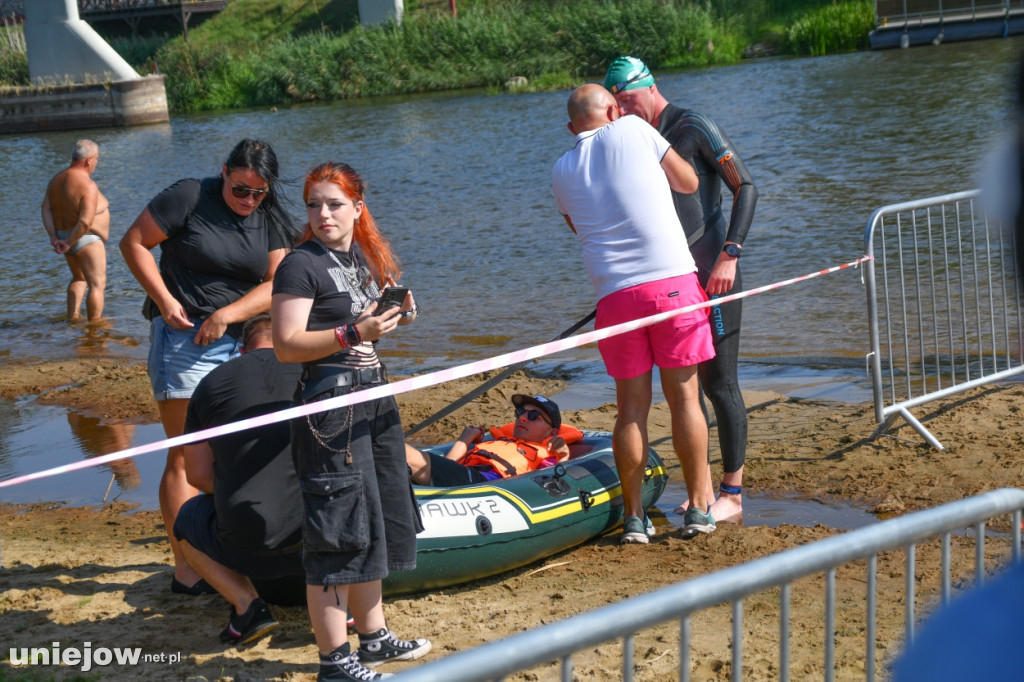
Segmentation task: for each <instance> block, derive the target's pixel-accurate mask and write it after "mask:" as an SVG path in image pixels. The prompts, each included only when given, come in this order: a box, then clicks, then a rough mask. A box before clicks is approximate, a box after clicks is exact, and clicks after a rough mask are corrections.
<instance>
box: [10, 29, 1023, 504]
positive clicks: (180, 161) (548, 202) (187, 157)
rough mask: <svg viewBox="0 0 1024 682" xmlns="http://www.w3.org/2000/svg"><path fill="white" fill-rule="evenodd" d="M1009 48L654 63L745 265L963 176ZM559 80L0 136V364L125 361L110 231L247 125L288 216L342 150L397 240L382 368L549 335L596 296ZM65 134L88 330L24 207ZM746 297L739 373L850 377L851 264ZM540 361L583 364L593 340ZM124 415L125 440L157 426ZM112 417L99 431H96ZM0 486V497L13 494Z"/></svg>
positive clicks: (861, 312) (991, 118) (854, 247)
mask: <svg viewBox="0 0 1024 682" xmlns="http://www.w3.org/2000/svg"><path fill="white" fill-rule="evenodd" d="M1022 46H1024V42H1022V40H1021V39H1019V38H1015V39H1006V40H987V41H979V42H971V43H956V44H949V45H942V46H940V47H926V48H914V49H909V50H891V51H881V52H861V53H853V54H844V55H836V56H830V57H818V58H804V59H765V60H756V61H748V62H743V63H740V64H736V65H732V66H725V67H715V68H707V69H699V70H691V71H686V72H680V73H675V74H660V75H659V78H658V83H659V87H660V89H661V90H662V92H663V93H664V94H665V95H666V96H667V97H668V98H669V99H670V100H671V101H673V102H676V103H679V104H681V105H683V106H688V107H692V108H694V109H696V110H698V111H700V112H703V113H706V114H709V115H711V116H712V117H714V118H715V119H716V120H717V121H718V123H719V124H720V125H721V127H722V128H723V129H724V130H725V131H726V132H727V133H728V135H729V136H730V137H731V138H732V141H733V143H734V145H735V147H736V148H737V150H738V151H739V153H740V154H741V155H742V157H743V158H744V160H745V162H746V164H747V166H748V168H749V170H750V172H751V175H752V176H753V178H754V180H755V182H756V184H757V187H758V191H759V195H760V199H759V201H758V205H757V211H756V214H755V220H754V225H753V227H752V228H751V231H750V236H749V238H748V240H747V242H746V244H745V246H744V251H743V253H744V256H743V261H742V266H743V273H744V287H745V288H747V289H751V288H754V287H759V286H763V285H767V284H771V283H774V282H778V281H781V280H785V279H789V278H793V277H796V276H799V275H802V274H806V273H809V272H814V271H817V270H820V269H823V268H826V267H830V266H833V265H837V264H841V263H846V262H849V261H852V260H854V259H856V258H857V257H858V256H859V255H860V254H861V253H862V252H863V233H864V229H865V226H866V223H867V220H868V218H869V216H870V215H871V213H872V212H873V211H874V209H876V208H878V207H880V206H883V205H887V204H891V203H896V202H900V201H905V200H909V199H916V198H922V197H927V196H933V195H938V194H945V193H948V192H953V191H960V190H965V189H972V188H974V187H975V186H976V183H977V180H976V178H977V175H978V170H979V167H980V163H981V159H982V158H983V156H984V155H985V154H986V153H987V152H988V151H989V150H990V149H991V148H992V146H993V145H994V144H995V142H996V140H997V139H998V138H999V136H1000V134H1001V132H1002V131H1003V130H1004V128H1005V127H1006V125H1007V123H1008V121H1009V119H1010V111H1011V103H1012V88H1011V82H1012V80H1013V74H1014V69H1015V67H1016V63H1017V59H1018V57H1019V55H1020V54H1021V48H1022ZM567 95H568V93H567V92H553V93H536V94H521V95H509V94H497V95H495V94H489V93H485V92H464V93H446V94H433V95H423V96H415V97H401V98H382V99H373V100H363V101H357V102H343V103H337V104H318V105H305V106H296V107H290V108H282V109H278V110H266V109H261V110H251V111H229V112H222V113H209V114H200V115H192V116H182V115H175V116H173V117H172V120H171V122H170V123H168V124H162V125H154V126H147V127H141V128H130V129H102V130H93V131H86V132H83V131H75V132H53V133H38V134H25V135H10V136H4V137H0V177H3V178H4V181H3V185H2V188H0V236H2V238H3V240H4V243H5V244H6V245H7V247H6V248H5V249H2V250H0V283H2V287H3V291H4V296H3V297H2V298H0V363H3V362H23V361H31V360H33V359H40V358H56V357H64V356H66V355H68V354H69V353H77V354H79V355H85V356H125V355H127V356H129V357H135V358H139V359H143V358H144V357H145V351H146V348H147V345H148V344H147V334H148V327H147V324H146V323H145V321H144V320H143V319H142V317H141V315H140V314H139V308H140V305H141V302H142V298H143V297H142V292H141V289H140V287H139V286H138V284H137V283H136V282H135V280H134V278H132V276H131V274H130V273H129V272H128V269H127V267H126V266H125V264H124V261H123V259H122V258H121V257H120V254H119V252H118V251H117V249H116V242H117V240H118V239H119V238H120V236H121V235H122V234H123V233H124V231H125V229H126V228H127V227H128V225H130V224H131V222H132V220H134V218H135V217H136V216H137V215H138V213H139V212H140V211H141V210H142V209H143V208H144V207H145V205H146V203H147V201H148V200H149V199H150V198H151V197H152V196H153V195H154V194H156V193H157V192H158V191H159V190H161V189H162V188H164V187H165V186H167V185H168V184H170V183H171V182H173V181H175V180H177V179H179V178H181V177H187V176H192V177H202V176H206V175H212V174H215V173H217V172H218V170H219V167H220V164H221V163H222V162H223V160H224V157H225V156H226V155H227V152H228V151H229V150H230V148H231V147H232V146H233V145H234V144H235V143H236V142H237V141H238V140H239V139H240V138H242V137H245V136H249V137H260V138H264V139H266V140H269V141H270V142H271V143H272V144H273V146H274V148H275V150H276V151H277V153H278V156H279V158H280V160H281V163H282V170H283V174H284V175H285V176H286V177H288V178H291V179H293V180H295V182H294V183H293V184H292V185H291V186H290V188H289V190H290V194H291V196H292V198H293V199H294V200H295V204H294V206H293V212H294V213H295V214H296V216H299V215H301V214H302V211H301V209H300V206H299V203H298V201H299V199H300V198H301V197H300V191H301V182H300V180H301V177H302V175H303V173H304V172H305V171H306V169H307V168H309V167H310V166H312V165H313V164H315V163H317V162H320V161H324V160H340V161H346V162H348V163H349V164H351V165H352V166H353V167H355V168H356V170H358V171H359V172H360V173H361V174H362V175H363V177H364V178H365V180H366V181H367V182H368V184H369V192H368V196H367V203H368V206H369V207H370V209H371V211H372V212H373V213H374V215H375V217H376V218H377V220H378V222H379V224H380V225H381V227H382V229H383V230H384V231H385V233H386V234H387V235H388V236H389V237H390V238H391V240H392V241H393V243H394V246H395V248H396V251H397V253H398V254H399V256H400V257H401V258H402V259H403V262H404V266H405V272H406V274H405V276H404V277H403V283H404V284H406V285H407V286H410V287H411V288H412V289H413V291H414V293H415V295H416V299H417V302H418V304H419V305H420V307H421V309H422V311H423V315H421V317H420V319H419V320H418V321H417V323H416V324H414V325H411V326H410V327H407V328H403V329H402V330H401V331H400V332H399V333H396V334H394V335H392V336H391V337H389V339H388V340H387V341H386V342H385V343H384V344H382V347H381V349H380V350H381V352H382V355H383V357H384V358H385V360H386V361H387V362H388V364H389V366H390V367H391V369H392V370H393V371H396V372H399V373H402V372H409V371H425V370H432V369H438V368H442V367H448V366H452V365H456V364H461V363H463V362H466V361H469V360H473V359H478V358H483V357H487V356H490V355H495V354H499V353H504V352H508V351H511V350H515V349H518V348H523V347H527V346H532V345H535V344H538V343H541V342H544V341H547V340H550V339H551V338H553V337H554V336H555V335H557V334H558V333H559V332H560V331H562V330H563V329H565V328H566V327H569V326H570V325H571V324H572V323H573V322H575V321H576V320H578V319H579V318H581V317H583V316H584V315H585V314H586V313H588V312H589V311H590V310H591V309H592V308H593V306H594V295H593V290H592V289H591V286H590V283H589V280H588V279H587V276H586V273H585V272H584V270H583V267H582V263H581V258H580V251H579V246H578V244H577V242H576V240H575V237H574V236H573V235H572V234H571V233H570V232H569V231H568V230H567V228H566V226H565V224H564V222H563V221H562V218H561V216H559V214H558V212H557V211H556V210H555V207H554V200H553V198H552V196H551V188H550V171H551V166H552V165H553V163H554V162H555V160H556V159H557V158H558V157H559V156H560V155H561V154H562V153H563V152H564V151H565V150H567V149H568V148H569V147H570V146H571V144H572V140H573V138H572V136H571V135H570V133H569V132H568V131H567V130H566V128H565V121H566V114H565V102H566V98H567ZM82 136H88V137H90V138H92V139H94V140H96V142H98V143H99V145H100V150H101V157H100V164H99V168H98V170H97V171H96V173H95V175H94V179H95V180H96V181H97V182H98V184H99V185H100V187H101V189H102V190H103V192H104V193H105V194H106V195H107V197H108V198H109V199H110V206H111V208H110V210H111V218H112V224H111V243H112V245H111V246H110V247H109V248H108V258H109V266H108V287H107V308H106V313H107V316H108V318H109V321H110V326H109V328H107V329H104V330H100V331H92V332H86V331H84V330H83V329H82V328H81V327H78V326H69V325H68V324H67V323H65V322H64V321H63V320H62V317H63V312H64V288H65V286H66V284H67V279H68V276H67V271H66V266H65V265H64V262H63V259H62V258H60V257H58V256H56V255H55V254H53V253H52V251H51V250H50V249H49V245H48V242H47V240H46V237H45V234H44V232H43V230H42V227H41V224H40V220H39V203H40V201H41V199H42V192H43V190H44V188H45V184H46V182H47V180H48V179H49V177H50V176H51V175H52V174H53V173H55V172H56V171H57V170H59V169H60V168H62V167H63V166H64V165H66V163H67V159H68V156H69V154H70V150H71V147H72V144H73V143H74V141H75V139H77V138H78V137H82ZM744 306H745V307H744V318H745V319H744V326H743V342H742V347H741V363H742V364H741V382H742V383H743V384H744V386H745V387H750V386H752V385H754V384H755V383H756V382H757V381H760V380H764V379H768V380H769V381H771V380H775V381H781V382H783V383H784V382H785V381H786V380H787V377H791V376H792V375H794V374H796V375H798V376H800V377H803V378H804V379H807V381H806V382H805V383H806V384H807V385H814V384H815V383H816V382H817V381H818V380H817V379H814V378H807V377H806V376H805V375H806V374H807V373H808V372H811V373H824V374H825V375H828V376H832V375H836V376H843V377H845V378H846V379H849V381H850V383H849V384H848V386H849V388H850V390H853V391H859V392H858V393H857V397H858V398H863V399H867V393H866V391H864V386H865V384H864V380H863V378H862V375H863V366H864V361H863V356H864V354H865V353H866V351H867V348H868V329H867V321H866V304H865V297H864V290H863V285H862V284H861V283H860V273H859V271H855V270H852V269H851V270H844V271H841V272H839V273H835V274H832V275H828V276H825V277H822V278H818V279H815V280H811V281H809V282H804V283H800V284H795V285H792V286H788V287H785V288H782V289H778V290H774V291H770V292H767V293H764V294H760V295H758V296H756V297H753V298H751V299H748V300H747V302H746V303H745V304H744ZM537 367H538V369H540V370H542V371H551V370H556V369H567V370H570V371H572V372H573V374H574V375H576V376H579V377H580V381H581V384H582V385H584V386H588V387H592V386H597V385H602V384H601V379H600V377H601V375H602V372H601V366H600V362H599V359H598V356H597V352H596V349H594V348H593V347H586V348H582V349H578V350H573V351H567V352H564V353H561V354H558V355H556V356H552V357H550V358H545V359H542V360H541V361H539V362H538V363H537ZM0 371H3V370H2V365H0ZM801 380H802V379H801ZM844 380H845V379H844ZM603 385H604V386H605V387H607V384H606V383H605V384H603ZM589 392H590V388H587V389H584V390H583V393H589ZM574 400H575V401H576V402H577V404H575V405H570V406H569V407H582V406H584V405H582V404H579V401H580V400H582V398H580V397H579V396H578V395H577V397H576V398H574ZM31 410H32V408H31V406H30V405H24V404H17V403H15V404H10V405H8V406H7V408H6V409H4V410H0V430H2V431H3V432H5V433H7V434H14V433H19V434H23V435H20V436H18V437H17V438H15V437H14V436H4V435H0V478H6V477H10V476H13V475H16V474H17V473H24V472H26V471H31V470H34V469H37V468H40V466H41V460H40V459H39V458H38V457H36V456H33V450H35V449H36V447H37V446H36V445H33V443H34V440H38V439H33V438H32V437H29V436H26V435H24V434H25V433H31V432H32V429H33V428H35V426H34V425H36V424H38V423H39V422H40V419H43V417H39V416H38V413H34V412H31ZM19 415H20V416H19ZM33 415H36V416H33ZM50 417H53V415H50ZM50 417H47V418H50ZM56 419H57V420H58V421H67V420H64V417H63V416H61V415H58V416H57V417H56ZM19 420H20V421H19ZM68 428H69V427H68V426H65V425H63V424H62V425H61V427H60V430H59V431H61V432H63V431H66V430H67V429H68ZM143 434H144V436H145V437H142V436H140V432H139V431H136V432H135V433H134V434H132V435H131V438H132V439H133V440H134V441H135V442H146V441H151V440H154V439H156V438H159V437H160V436H159V432H157V433H155V434H154V433H150V432H149V431H148V430H145V429H144V430H143ZM71 436H73V434H72V433H70V432H68V433H66V434H65V437H60V436H58V437H56V438H55V440H57V441H59V443H53V442H49V441H48V442H47V446H46V454H47V456H48V457H49V456H53V457H55V458H57V459H59V460H60V461H68V460H71V459H76V458H79V457H81V456H82V455H83V454H87V453H86V448H84V447H83V446H82V445H81V443H80V442H79V441H77V440H76V439H75V438H74V437H71ZM123 436H124V434H119V435H118V436H105V437H108V438H109V439H110V440H109V442H110V443H111V446H110V447H109V449H108V450H107V451H110V450H114V449H117V448H116V447H113V445H114V443H116V442H117V440H118V439H119V438H122V437H123ZM13 440H18V443H17V445H14V444H13V443H12V441H13ZM51 440H53V439H51ZM60 443H63V444H64V445H63V446H62V445H60ZM93 445H94V447H98V449H101V450H102V447H100V446H96V445H95V444H93ZM150 457H154V456H150ZM157 458H159V457H158V456H157ZM115 473H116V472H115ZM76 476H77V474H76ZM110 476H111V472H110V471H107V472H106V473H105V477H104V483H103V485H102V486H100V488H101V490H102V488H103V487H105V485H106V480H107V479H109V478H110ZM144 477H145V476H144ZM122 478H124V476H122ZM144 487H149V486H144ZM154 487H155V486H154ZM2 492H3V493H4V494H2V495H0V498H2V499H10V498H11V497H19V496H17V495H13V496H12V495H10V494H9V493H10V492H11V491H10V490H9V489H5V490H4V491H2Z"/></svg>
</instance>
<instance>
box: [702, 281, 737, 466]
mask: <svg viewBox="0 0 1024 682" xmlns="http://www.w3.org/2000/svg"><path fill="white" fill-rule="evenodd" d="M701 279H702V280H703V281H702V282H701V286H706V285H707V276H705V275H704V274H703V273H701ZM742 290H743V287H742V286H741V283H740V271H739V267H737V268H736V281H735V282H734V283H733V286H732V289H731V290H730V291H729V293H733V292H736V291H742ZM742 313H743V301H742V300H739V301H732V302H730V303H726V304H724V305H720V306H717V305H716V306H714V307H712V308H711V314H710V315H709V316H708V322H710V323H711V335H712V337H713V339H714V344H715V357H714V359H712V360H708V361H707V362H702V363H700V365H699V366H698V367H697V375H698V377H700V387H701V390H702V391H703V392H704V393H707V396H708V399H710V400H711V406H712V407H713V408H714V410H715V419H716V420H717V421H718V444H719V446H720V447H721V449H722V467H723V468H724V469H725V473H727V474H731V473H733V472H735V471H739V470H740V468H742V467H743V462H744V461H746V457H747V407H746V405H744V404H743V394H742V393H740V382H739V377H738V376H737V362H738V360H739V351H740V318H741V317H742ZM700 407H701V410H702V411H703V412H704V418H705V419H707V418H708V412H707V407H706V406H705V404H704V401H703V400H701V401H700ZM708 457H709V459H710V453H709V454H708Z"/></svg>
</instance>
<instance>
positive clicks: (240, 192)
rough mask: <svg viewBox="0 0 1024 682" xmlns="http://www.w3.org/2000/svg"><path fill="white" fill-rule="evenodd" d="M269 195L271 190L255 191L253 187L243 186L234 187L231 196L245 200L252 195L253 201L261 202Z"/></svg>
mask: <svg viewBox="0 0 1024 682" xmlns="http://www.w3.org/2000/svg"><path fill="white" fill-rule="evenodd" d="M269 193H270V190H269V189H253V188H252V187H243V186H241V185H237V186H236V185H232V187H231V196H233V197H234V198H236V199H244V198H246V197H247V196H249V195H250V194H251V195H252V198H253V199H255V200H256V201H260V200H261V199H263V197H265V196H266V195H267V194H269Z"/></svg>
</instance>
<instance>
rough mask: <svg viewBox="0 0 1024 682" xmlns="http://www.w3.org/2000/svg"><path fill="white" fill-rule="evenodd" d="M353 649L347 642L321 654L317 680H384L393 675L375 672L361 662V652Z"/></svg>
mask: <svg viewBox="0 0 1024 682" xmlns="http://www.w3.org/2000/svg"><path fill="white" fill-rule="evenodd" d="M351 652H352V649H351V647H350V646H349V644H348V642H345V643H344V644H342V645H341V646H339V647H338V648H337V649H335V650H334V651H332V652H331V653H329V654H327V655H326V656H323V655H321V656H320V672H319V673H317V676H316V682H352V681H353V680H354V681H355V682H362V681H364V680H383V679H384V678H386V677H391V676H392V675H391V673H375V672H374V671H372V670H370V669H369V668H364V667H363V666H362V665H360V664H359V654H358V652H357V653H351Z"/></svg>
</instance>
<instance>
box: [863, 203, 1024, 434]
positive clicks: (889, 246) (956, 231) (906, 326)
mask: <svg viewBox="0 0 1024 682" xmlns="http://www.w3.org/2000/svg"><path fill="white" fill-rule="evenodd" d="M978 196H979V192H978V191H977V190H974V191H970V192H959V193H956V194H946V195H943V196H939V197H933V198H930V199H921V200H918V201H908V202H905V203H901V204H893V205H891V206H885V207H883V208H880V209H878V210H877V211H875V212H874V213H873V214H872V216H871V219H870V220H869V221H868V225H867V230H866V232H865V235H864V253H865V254H866V255H868V256H871V257H872V260H868V261H867V262H866V263H865V267H864V280H865V284H866V287H867V302H868V324H869V328H870V334H871V341H870V342H871V352H870V353H869V354H868V356H867V361H868V365H869V369H870V373H871V378H872V384H873V393H874V404H875V418H876V421H877V422H878V423H879V424H882V426H880V427H879V432H880V431H883V430H884V429H886V428H888V426H889V424H890V423H891V421H892V420H893V419H894V418H895V417H896V416H902V417H903V418H904V419H906V420H907V421H908V422H909V423H910V424H912V425H913V427H914V428H915V429H916V430H917V431H918V433H920V434H921V435H922V436H923V437H924V438H925V440H927V441H928V442H929V443H930V444H931V445H932V446H934V447H935V448H937V449H940V450H941V449H942V444H941V443H940V442H939V441H938V439H936V438H935V436H933V435H932V434H931V433H930V432H929V431H928V429H926V428H925V427H924V426H923V425H922V424H921V423H920V422H919V421H918V420H917V419H916V418H915V417H914V416H913V415H912V414H911V413H910V408H912V407H916V406H918V405H922V404H924V403H927V402H929V401H932V400H935V399H937V398H942V397H945V396H948V395H952V394H955V393H960V392H962V391H966V390H968V389H971V388H974V387H976V386H981V385H984V384H988V383H992V382H996V381H1000V380H1003V379H1006V378H1008V377H1011V376H1014V375H1017V374H1020V373H1022V372H1024V353H1022V349H1021V339H1022V333H1021V331H1022V330H1021V322H1022V315H1021V294H1020V287H1019V286H1018V284H1019V282H1018V278H1017V274H1016V272H1015V265H1014V263H1015V258H1014V247H1013V234H1012V231H1011V230H1009V229H1003V227H1002V226H1000V225H999V224H998V223H997V222H995V221H992V220H989V219H987V217H986V216H985V214H984V211H983V210H982V209H981V206H980V205H979V203H978V202H977V201H976V200H977V198H978Z"/></svg>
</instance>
